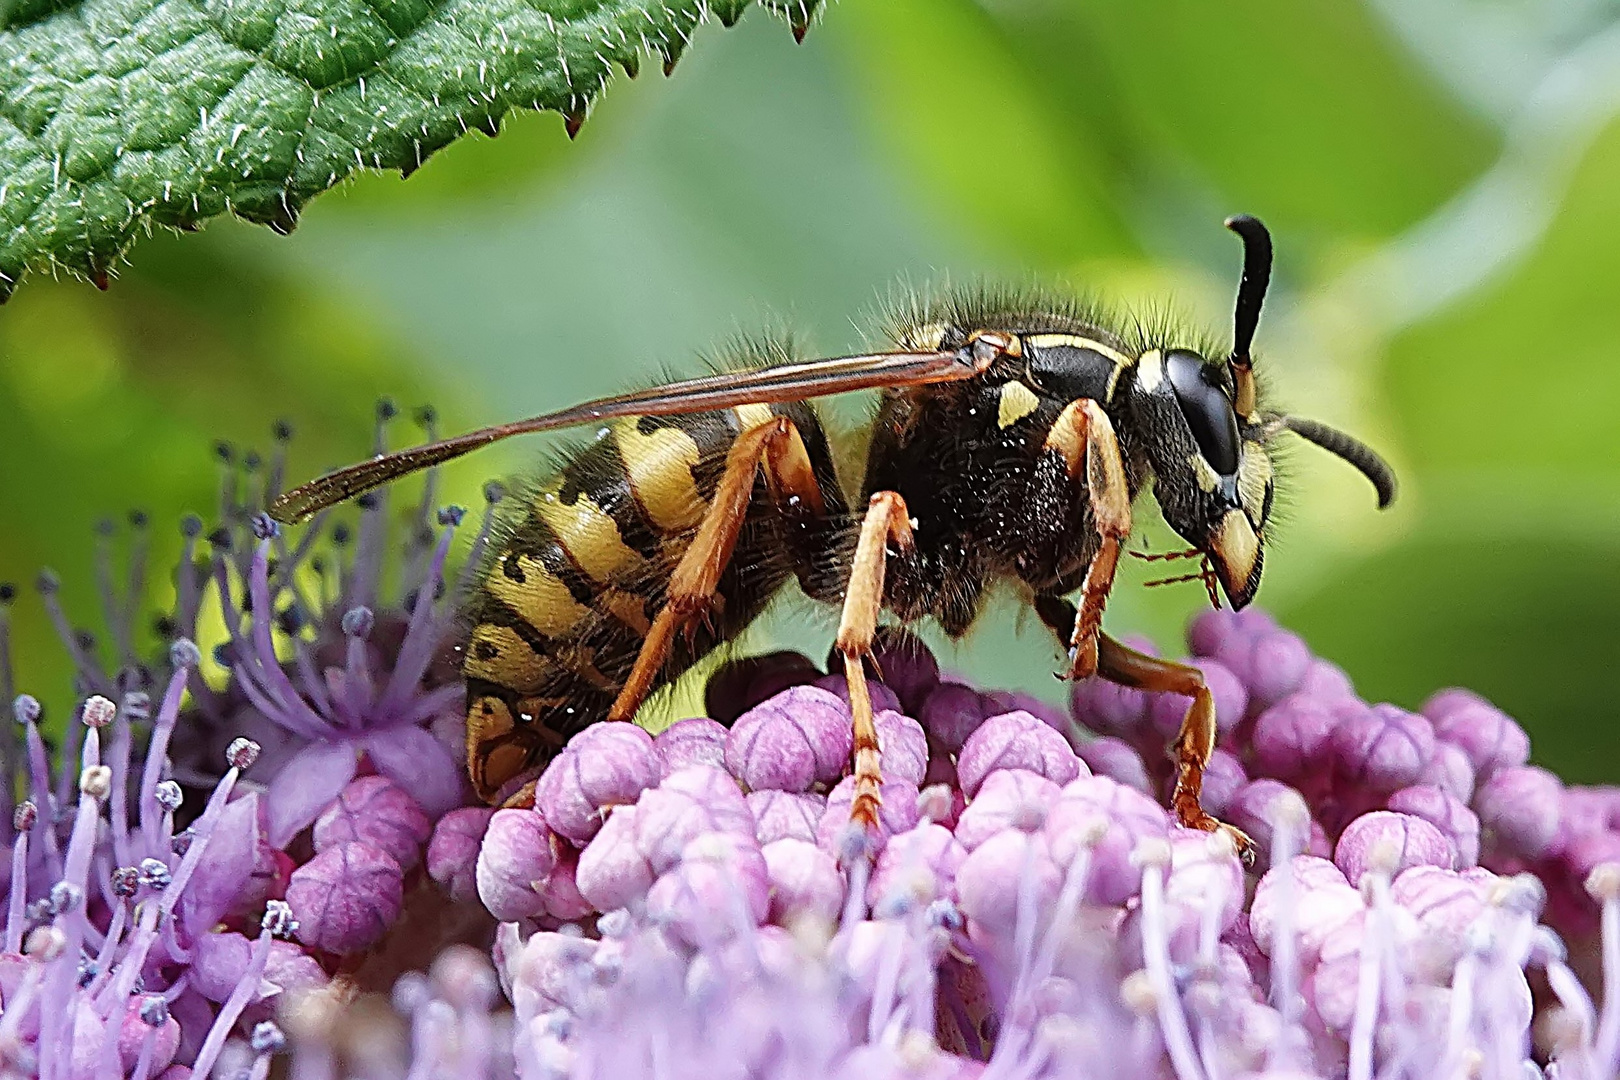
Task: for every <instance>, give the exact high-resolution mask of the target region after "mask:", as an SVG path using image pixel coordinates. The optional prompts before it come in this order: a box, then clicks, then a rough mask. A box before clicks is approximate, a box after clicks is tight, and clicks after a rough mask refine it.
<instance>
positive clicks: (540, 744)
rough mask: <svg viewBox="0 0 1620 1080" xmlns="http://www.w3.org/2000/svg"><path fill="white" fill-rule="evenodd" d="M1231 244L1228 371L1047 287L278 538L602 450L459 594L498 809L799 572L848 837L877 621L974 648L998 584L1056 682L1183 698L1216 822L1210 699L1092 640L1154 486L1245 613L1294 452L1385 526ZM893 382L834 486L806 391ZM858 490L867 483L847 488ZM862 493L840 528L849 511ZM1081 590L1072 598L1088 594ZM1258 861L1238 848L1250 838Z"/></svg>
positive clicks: (546, 486) (980, 303) (865, 747)
mask: <svg viewBox="0 0 1620 1080" xmlns="http://www.w3.org/2000/svg"><path fill="white" fill-rule="evenodd" d="M1226 224H1227V227H1228V228H1230V229H1232V230H1233V231H1234V232H1236V233H1237V234H1238V235H1239V236H1240V237H1241V238H1242V240H1243V245H1244V267H1243V277H1242V281H1241V283H1240V285H1239V287H1238V294H1237V305H1236V316H1235V324H1236V326H1235V339H1234V344H1233V348H1232V350H1231V352H1230V354H1229V355H1228V356H1226V357H1225V358H1222V359H1217V358H1215V357H1213V356H1212V355H1211V353H1212V352H1213V350H1210V349H1195V348H1191V347H1188V343H1187V342H1184V341H1179V340H1173V339H1171V338H1170V337H1169V333H1168V331H1163V330H1156V329H1153V328H1151V327H1147V326H1144V325H1143V324H1141V323H1130V324H1128V325H1126V326H1124V327H1123V328H1122V327H1120V326H1119V325H1118V324H1117V321H1116V325H1115V326H1113V327H1112V328H1111V327H1110V325H1109V323H1110V320H1108V319H1106V318H1104V317H1102V316H1100V315H1099V314H1097V313H1095V312H1092V311H1088V310H1087V309H1085V308H1084V307H1083V306H1081V305H1079V304H1077V303H1075V302H1073V301H1070V300H1063V299H1058V298H1054V297H1051V296H1043V295H1035V294H1027V293H1014V292H1009V293H1003V294H997V293H994V292H991V291H987V290H978V291H975V292H972V293H969V294H965V295H957V296H954V297H950V298H947V299H943V300H939V301H932V302H928V301H925V302H920V303H918V304H917V305H914V307H913V308H912V309H911V310H909V311H907V312H905V313H904V314H902V315H901V316H899V317H898V318H897V319H896V320H895V325H893V326H892V327H891V328H890V338H891V341H892V347H891V348H889V349H888V350H885V351H880V352H872V353H867V354H863V355H858V356H846V357H840V358H836V359H827V360H808V361H804V360H798V359H795V358H793V357H792V356H791V355H789V354H788V353H787V351H786V349H785V348H783V347H777V346H768V345H761V346H755V347H753V348H752V349H751V350H750V355H749V356H748V357H747V358H746V359H747V360H748V365H747V366H746V367H743V368H742V369H740V370H734V371H727V372H723V373H719V374H714V375H709V376H706V377H703V378H696V379H690V380H686V381H682V382H675V383H670V384H668V385H664V386H658V387H654V388H651V389H648V390H643V391H636V392H632V393H627V394H622V395H619V396H615V397H609V398H603V399H600V400H597V401H592V402H588V403H586V404H584V405H579V406H577V407H575V408H571V409H565V410H563V411H561V412H555V413H548V414H546V415H544V416H538V417H534V418H532V419H528V420H521V421H518V422H515V423H509V424H501V425H498V426H495V427H489V428H484V429H482V430H479V431H474V432H471V433H469V434H466V435H462V436H459V437H457V438H453V439H447V440H444V441H442V442H435V443H430V444H428V445H425V446H418V447H414V448H411V449H408V450H402V451H399V452H397V453H393V454H388V455H385V456H380V457H376V458H373V459H371V460H369V461H364V462H361V463H359V464H357V465H353V466H350V467H348V468H345V469H341V470H338V471H337V472H333V473H330V474H328V475H326V476H323V477H321V478H319V479H317V480H315V481H313V482H311V483H309V484H306V485H304V486H303V487H300V488H297V489H295V490H293V491H290V492H287V493H286V494H284V495H282V496H281V497H280V498H278V499H277V500H276V501H275V503H274V504H273V505H272V507H271V513H272V514H273V515H274V516H275V517H277V518H279V519H280V520H282V521H284V522H297V521H301V520H305V519H307V518H308V517H310V516H311V515H312V514H314V513H315V512H316V511H318V510H320V509H322V508H324V507H327V506H330V505H333V504H335V503H337V502H340V501H342V500H344V499H348V498H350V497H352V496H355V495H358V494H360V493H362V492H364V491H367V490H370V489H372V488H374V487H376V486H378V485H381V484H384V483H387V482H388V481H391V480H394V479H396V478H398V477H401V476H404V475H406V474H408V473H412V472H415V471H417V470H419V469H425V468H428V467H430V466H434V465H437V464H439V463H441V462H445V461H448V460H450V459H452V458H455V457H459V456H460V455H462V454H465V453H467V452H469V451H472V450H475V449H478V448H479V447H483V446H487V445H489V444H490V443H492V442H495V441H497V440H499V439H505V438H507V437H509V436H512V435H519V434H523V433H526V432H537V431H550V430H553V429H556V428H564V427H572V426H576V425H597V426H598V427H599V434H600V437H599V438H598V439H597V440H596V441H595V442H593V443H590V444H589V445H587V446H585V447H583V448H581V449H579V450H577V451H575V452H573V453H572V454H570V455H568V456H567V457H566V458H565V460H564V462H563V464H562V465H561V467H560V468H559V469H557V470H556V471H555V472H554V474H552V475H550V476H547V477H543V478H540V479H538V480H537V481H535V482H533V483H532V484H531V485H530V486H529V488H528V490H527V497H526V498H525V499H523V500H521V505H522V511H521V514H522V516H521V517H519V518H518V519H516V520H514V521H513V522H512V523H511V526H510V528H509V529H508V531H507V532H506V533H505V534H504V536H503V537H501V538H500V539H499V540H498V542H496V543H494V544H493V545H491V552H490V555H489V558H488V563H487V565H486V566H485V567H484V568H483V572H482V574H481V575H480V577H479V582H480V583H479V585H478V587H477V589H476V591H475V592H474V593H473V594H472V595H471V596H470V597H468V598H467V601H466V605H467V607H466V615H467V621H468V624H469V625H470V632H469V633H468V636H467V638H466V641H465V653H464V656H463V661H462V672H463V674H464V676H465V678H466V683H467V763H468V769H469V771H470V773H471V776H472V781H473V784H474V786H475V787H476V788H477V790H478V793H479V794H480V795H481V796H482V797H483V798H485V799H486V800H495V799H497V798H498V797H499V796H500V795H501V794H503V793H504V792H503V789H505V788H510V787H511V786H512V782H513V781H514V779H516V778H520V777H522V776H524V775H526V774H531V773H532V771H533V770H534V769H535V767H536V766H538V765H540V764H542V763H543V762H545V761H546V760H548V759H549V757H550V756H551V755H552V754H554V753H555V752H556V751H557V750H558V749H559V748H560V747H561V746H562V745H563V744H564V743H565V742H566V741H567V739H568V738H569V736H570V735H572V734H573V733H575V732H577V731H579V730H580V729H581V728H583V727H584V726H585V725H587V724H592V723H595V722H597V721H601V720H629V719H630V718H632V717H633V716H634V715H635V713H636V711H637V709H638V707H639V706H640V705H641V703H642V702H643V701H644V700H645V699H646V697H647V695H648V694H649V693H651V692H652V691H653V690H654V689H656V688H657V687H659V686H660V685H662V684H664V683H666V682H668V681H670V680H671V679H673V678H674V677H675V676H676V675H678V674H679V672H680V671H681V670H683V669H684V668H686V667H688V666H690V665H691V664H692V663H693V662H695V661H696V660H697V659H698V658H700V657H701V656H703V655H704V654H705V653H707V652H708V651H710V650H712V649H713V648H715V647H716V646H717V645H719V644H720V643H722V642H724V641H727V640H729V639H730V638H732V637H734V636H735V635H737V634H738V633H739V632H740V631H741V630H742V629H743V627H745V626H746V625H747V624H748V623H749V622H750V621H751V620H753V619H754V618H755V617H757V616H758V615H759V614H760V612H761V611H762V610H763V609H764V607H765V605H766V603H767V602H768V601H769V600H770V599H771V597H772V596H773V595H774V594H775V593H777V592H778V591H779V590H780V589H781V588H782V587H783V586H785V585H786V584H787V583H788V582H789V580H790V579H796V580H797V581H798V583H799V585H800V587H801V588H802V589H803V591H804V593H805V594H806V595H807V596H809V597H810V598H811V599H813V600H816V601H821V602H823V603H826V604H831V605H836V606H838V607H839V608H840V609H841V617H840V620H839V625H838V633H837V641H836V648H837V651H838V652H839V653H840V654H841V655H842V656H843V662H844V667H845V672H846V674H847V677H848V680H849V689H850V701H851V711H852V713H853V718H854V719H853V722H854V735H855V738H854V747H855V749H854V761H853V768H854V776H855V802H854V806H853V816H854V817H855V819H856V820H859V821H862V822H866V823H871V822H872V821H874V820H875V814H876V811H877V808H878V785H879V779H880V775H879V765H880V762H879V754H878V744H877V736H876V731H875V729H874V727H873V722H872V708H871V702H870V696H869V693H868V690H867V683H866V673H865V666H864V658H865V657H866V656H867V655H868V653H869V650H870V648H871V645H872V641H873V637H874V634H875V633H876V631H877V628H878V625H879V621H880V619H881V618H882V616H883V614H884V613H885V612H886V613H888V614H889V615H891V616H893V617H894V618H896V619H898V620H900V621H901V622H903V623H911V622H914V621H918V620H924V619H933V620H935V621H936V622H937V623H938V624H939V625H940V627H941V628H942V629H943V630H944V631H945V633H947V634H948V635H951V636H952V637H956V636H960V635H961V634H963V633H965V632H966V630H967V629H968V627H969V625H970V624H971V623H972V622H973V621H974V619H975V617H976V616H977V615H978V614H979V612H980V609H981V607H982V604H983V601H984V598H985V595H986V592H987V589H988V588H989V587H991V586H993V585H997V584H1011V585H1012V586H1014V587H1015V588H1016V589H1018V590H1019V591H1021V593H1022V594H1023V595H1024V596H1025V597H1026V598H1027V599H1028V601H1029V602H1030V603H1031V604H1032V605H1033V607H1034V609H1035V611H1036V612H1037V613H1038V614H1039V616H1040V618H1041V619H1042V621H1043V622H1044V623H1045V624H1046V625H1048V626H1049V627H1051V628H1052V630H1053V631H1054V633H1056V634H1057V635H1058V636H1059V638H1060V639H1061V640H1062V641H1063V642H1064V643H1066V644H1067V646H1068V655H1069V664H1068V671H1067V672H1066V674H1067V675H1068V676H1069V677H1073V678H1080V677H1085V676H1089V675H1099V676H1101V677H1103V678H1106V679H1110V680H1112V681H1114V682H1118V683H1122V684H1124V685H1127V686H1134V687H1141V688H1145V689H1149V690H1156V691H1167V692H1174V693H1179V694H1183V695H1186V696H1188V697H1190V698H1191V699H1192V704H1191V706H1190V707H1189V709H1188V712H1187V715H1186V717H1185V719H1184V720H1183V722H1182V725H1181V731H1180V734H1179V735H1178V736H1177V738H1176V740H1175V742H1174V744H1173V746H1172V748H1171V752H1172V753H1173V754H1174V756H1175V759H1176V763H1177V783H1176V787H1175V791H1174V795H1173V796H1172V803H1173V808H1174V810H1175V812H1176V814H1177V816H1178V817H1179V819H1180V820H1181V822H1182V823H1183V824H1185V825H1188V826H1191V827H1194V828H1201V829H1215V828H1218V827H1221V826H1220V825H1219V823H1218V822H1216V821H1215V820H1214V819H1213V818H1212V817H1210V816H1209V815H1208V814H1206V813H1205V812H1204V811H1203V809H1202V807H1201V806H1200V805H1199V791H1200V786H1201V782H1202V776H1203V769H1204V766H1205V764H1206V763H1207V761H1208V760H1209V755H1210V753H1211V751H1212V750H1213V747H1214V739H1215V723H1214V702H1213V699H1212V697H1211V696H1210V693H1209V691H1208V690H1207V689H1206V688H1205V687H1204V683H1203V678H1202V675H1201V674H1200V673H1199V671H1198V670H1197V669H1196V668H1193V667H1189V666H1186V665H1183V664H1177V663H1173V662H1171V661H1168V660H1161V659H1158V658H1155V657H1151V656H1146V655H1144V654H1142V653H1139V652H1136V651H1134V650H1132V649H1129V648H1127V647H1126V646H1124V645H1122V644H1120V643H1119V642H1118V641H1116V640H1114V639H1113V638H1112V637H1110V636H1109V635H1108V634H1106V633H1104V632H1103V630H1102V614H1103V605H1104V604H1105V603H1106V602H1107V600H1108V595H1109V591H1110V589H1111V588H1112V586H1113V582H1114V575H1115V569H1116V567H1117V565H1118V562H1119V558H1120V554H1121V551H1122V550H1123V546H1124V544H1125V542H1126V540H1127V538H1128V537H1129V536H1130V534H1131V521H1132V515H1131V506H1132V503H1133V502H1134V500H1135V499H1136V497H1137V496H1138V495H1139V494H1140V493H1141V492H1142V491H1143V490H1144V489H1145V488H1146V487H1148V486H1149V483H1150V481H1151V486H1152V489H1153V493H1154V496H1155V497H1156V498H1157V500H1158V503H1159V507H1160V509H1161V510H1162V511H1163V514H1164V518H1165V520H1166V521H1167V522H1168V523H1169V524H1170V526H1171V527H1172V528H1174V529H1175V531H1176V532H1178V533H1179V534H1180V535H1181V536H1182V537H1183V538H1184V539H1185V540H1186V541H1187V542H1188V543H1189V544H1191V545H1192V547H1193V549H1194V553H1195V554H1197V555H1199V556H1201V557H1202V559H1203V564H1202V565H1203V567H1204V569H1203V571H1202V573H1201V575H1200V576H1202V577H1203V578H1204V579H1205V584H1206V586H1207V587H1208V588H1209V590H1210V596H1211V600H1212V601H1216V602H1218V597H1217V594H1216V588H1217V584H1218V587H1219V589H1220V591H1222V592H1224V593H1225V595H1226V598H1227V600H1228V601H1229V602H1230V603H1231V604H1232V606H1233V607H1234V608H1241V607H1243V606H1244V605H1246V604H1247V603H1249V601H1250V600H1251V599H1252V598H1253V596H1254V594H1255V590H1256V588H1257V587H1258V586H1259V584H1260V573H1261V567H1262V561H1263V554H1264V539H1265V535H1266V525H1267V522H1268V520H1269V518H1270V516H1271V510H1272V502H1273V495H1274V490H1275V487H1274V484H1275V478H1274V475H1273V471H1272V464H1271V458H1270V456H1269V454H1268V451H1267V446H1268V444H1269V443H1270V442H1271V441H1272V440H1273V439H1274V438H1276V437H1277V436H1278V435H1280V434H1281V433H1282V432H1284V431H1292V432H1294V433H1295V434H1297V435H1300V436H1302V437H1303V438H1305V439H1307V440H1309V441H1310V442H1313V443H1315V444H1317V445H1318V446H1320V447H1322V448H1324V449H1326V450H1328V451H1330V452H1332V453H1334V454H1337V455H1338V456H1339V457H1341V458H1343V459H1345V460H1346V461H1348V462H1349V463H1350V464H1351V465H1353V466H1355V467H1356V468H1357V469H1359V470H1361V472H1362V473H1364V474H1365V475H1366V476H1367V478H1368V479H1369V480H1371V481H1372V483H1373V485H1374V487H1375V488H1376V489H1377V492H1378V504H1379V506H1380V507H1383V506H1387V505H1388V504H1389V502H1390V500H1391V499H1392V498H1393V497H1394V493H1395V480H1394V476H1393V473H1392V472H1391V470H1390V469H1389V467H1388V465H1386V464H1385V463H1384V461H1383V460H1382V459H1381V458H1379V456H1378V455H1377V454H1376V453H1374V452H1373V451H1372V450H1370V449H1369V448H1367V447H1366V446H1364V445H1363V444H1362V443H1360V442H1358V441H1356V440H1355V439H1353V438H1351V437H1350V436H1348V435H1345V434H1343V433H1341V432H1338V431H1336V430H1334V429H1332V428H1329V427H1326V426H1325V425H1322V424H1318V423H1315V422H1312V421H1307V420H1301V419H1299V418H1296V417H1292V416H1288V415H1286V414H1284V413H1280V412H1274V411H1269V410H1266V409H1263V408H1262V407H1261V405H1260V403H1259V395H1258V392H1257V388H1256V378H1255V374H1254V370H1253V365H1252V363H1251V357H1250V343H1251V341H1252V339H1253V336H1254V331H1255V328H1256V326H1257V324H1258V322H1259V318H1260V308H1261V303H1262V301H1263V300H1264V297H1265V292H1266V287H1267V284H1268V282H1269V279H1270V274H1271V255H1272V249H1271V237H1270V235H1269V234H1268V233H1267V231H1266V229H1265V227H1264V226H1263V225H1261V223H1260V222H1259V221H1258V220H1256V219H1254V218H1252V217H1247V216H1240V217H1234V218H1231V219H1230V220H1228V221H1227V223H1226ZM867 389H879V390H881V392H882V393H881V399H880V401H879V404H878V406H877V409H876V412H875V414H874V415H873V417H872V421H871V432H870V442H869V445H868V448H867V451H866V455H865V475H864V477H862V478H861V479H860V483H859V484H858V485H854V484H850V485H849V486H846V484H845V479H844V478H841V477H840V476H839V475H838V473H837V470H836V469H835V466H834V459H833V455H832V453H831V449H830V446H829V443H828V439H827V436H826V434H825V432H824V429H823V426H822V423H821V421H820V419H819V418H818V415H817V411H816V408H815V406H814V405H813V404H812V403H811V401H810V399H812V398H816V397H820V396H824V395H829V394H838V393H844V392H847V391H854V390H867ZM849 479H854V478H849ZM857 491H858V492H859V499H858V500H856V501H854V503H853V508H852V503H851V500H850V499H849V497H848V496H849V494H851V493H854V492H857ZM1071 598H1072V599H1071ZM1238 839H1239V840H1240V841H1241V840H1242V838H1241V836H1240V837H1239V838H1238Z"/></svg>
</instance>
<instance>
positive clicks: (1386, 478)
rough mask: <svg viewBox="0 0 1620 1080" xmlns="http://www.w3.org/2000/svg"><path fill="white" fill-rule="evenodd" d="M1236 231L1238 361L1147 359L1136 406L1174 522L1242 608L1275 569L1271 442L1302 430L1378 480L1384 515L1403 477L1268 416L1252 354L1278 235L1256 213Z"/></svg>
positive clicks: (1170, 354) (1159, 355) (1333, 438)
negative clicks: (1266, 571) (1268, 545)
mask: <svg viewBox="0 0 1620 1080" xmlns="http://www.w3.org/2000/svg"><path fill="white" fill-rule="evenodd" d="M1226 227H1227V228H1229V229H1231V230H1232V231H1233V232H1235V233H1237V234H1238V236H1239V237H1241V238H1242V240H1243V278H1242V280H1241V282H1240V283H1239V284H1238V293H1237V307H1236V312H1235V314H1234V317H1233V330H1234V334H1233V342H1232V352H1231V354H1230V355H1229V356H1227V358H1226V359H1225V360H1213V359H1208V358H1206V357H1204V356H1202V355H1201V354H1199V353H1197V352H1194V351H1193V350H1191V349H1179V348H1165V349H1149V350H1147V351H1146V352H1144V353H1143V354H1142V355H1141V357H1140V359H1139V360H1138V361H1137V365H1136V375H1135V379H1134V385H1133V390H1132V397H1131V407H1132V409H1133V410H1134V411H1135V413H1136V417H1137V420H1138V422H1139V425H1140V429H1141V430H1142V431H1143V432H1144V433H1145V443H1146V446H1145V448H1144V449H1145V452H1146V454H1147V457H1148V461H1149V463H1150V464H1151V465H1152V467H1153V472H1154V476H1155V480H1154V488H1153V491H1154V495H1155V496H1156V497H1157V499H1158V500H1159V507H1160V508H1161V509H1162V510H1163V511H1164V518H1165V520H1166V521H1167V522H1169V523H1170V527H1171V528H1173V529H1175V530H1176V532H1178V533H1180V534H1181V536H1182V538H1183V539H1185V540H1186V541H1187V542H1188V543H1190V544H1192V545H1193V546H1194V547H1196V548H1197V549H1198V550H1199V551H1202V552H1203V553H1204V554H1205V555H1206V556H1207V557H1208V558H1209V559H1210V561H1211V562H1213V563H1214V568H1215V576H1216V578H1218V579H1219V581H1220V583H1221V589H1222V590H1223V591H1224V592H1225V593H1226V597H1227V599H1228V600H1230V601H1231V603H1232V607H1234V608H1242V607H1243V606H1244V605H1246V604H1248V602H1249V601H1250V600H1252V599H1254V593H1255V590H1256V589H1258V588H1259V587H1260V569H1261V567H1262V565H1263V564H1264V561H1265V530H1266V522H1267V521H1268V520H1269V519H1270V517H1271V507H1272V498H1273V495H1274V494H1275V487H1274V484H1273V476H1272V468H1271V456H1270V454H1269V453H1268V452H1267V450H1266V443H1267V442H1268V441H1270V439H1271V438H1272V437H1273V436H1275V435H1277V434H1278V433H1279V432H1282V431H1292V432H1294V433H1295V434H1297V435H1299V436H1301V437H1302V438H1304V439H1305V440H1307V441H1308V442H1312V443H1315V444H1316V445H1317V446H1320V447H1322V448H1323V449H1324V450H1327V451H1328V452H1329V453H1332V454H1336V455H1338V456H1339V457H1341V458H1343V459H1344V460H1345V461H1347V462H1349V463H1350V464H1351V465H1353V466H1354V467H1355V468H1357V469H1359V470H1360V471H1361V473H1362V474H1363V475H1364V476H1366V477H1367V479H1368V480H1370V481H1372V485H1373V487H1374V489H1375V490H1376V491H1377V492H1378V506H1379V508H1380V509H1382V508H1383V507H1386V506H1388V505H1389V504H1390V502H1391V501H1392V500H1393V499H1394V498H1395V474H1394V472H1393V471H1391V469H1390V467H1389V465H1388V464H1386V463H1385V462H1384V460H1383V458H1381V457H1379V456H1378V455H1377V454H1376V453H1375V452H1374V451H1372V450H1371V449H1370V448H1368V447H1367V446H1365V445H1363V444H1362V443H1360V442H1358V441H1357V440H1355V439H1353V438H1351V437H1350V436H1349V435H1346V434H1344V433H1343V432H1341V431H1336V430H1334V429H1333V428H1330V427H1328V426H1327V425H1326V424H1320V423H1317V422H1316V421H1314V420H1304V419H1301V418H1299V417H1294V416H1286V415H1283V414H1280V413H1273V414H1262V413H1261V411H1260V408H1259V406H1258V404H1257V400H1256V398H1257V394H1256V390H1255V378H1254V363H1253V358H1252V357H1251V356H1250V355H1249V346H1250V344H1251V343H1252V342H1253V341H1254V332H1255V329H1256V328H1257V327H1258V326H1259V323H1260V307H1261V304H1262V303H1263V302H1264V301H1265V296H1266V286H1267V285H1268V284H1269V283H1270V281H1271V235H1270V234H1269V233H1268V232H1266V227H1265V226H1264V225H1262V224H1261V223H1260V222H1259V221H1258V220H1257V219H1255V218H1252V217H1249V216H1248V215H1246V214H1240V215H1238V216H1236V217H1231V218H1228V219H1227V221H1226ZM1213 597H1214V594H1213V592H1212V593H1211V598H1212V599H1213Z"/></svg>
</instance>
